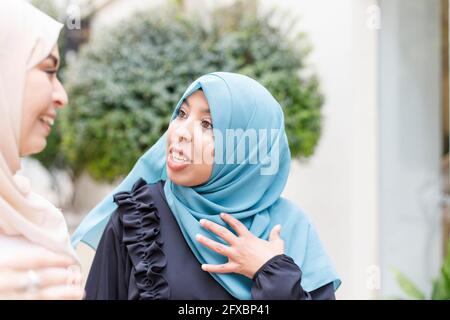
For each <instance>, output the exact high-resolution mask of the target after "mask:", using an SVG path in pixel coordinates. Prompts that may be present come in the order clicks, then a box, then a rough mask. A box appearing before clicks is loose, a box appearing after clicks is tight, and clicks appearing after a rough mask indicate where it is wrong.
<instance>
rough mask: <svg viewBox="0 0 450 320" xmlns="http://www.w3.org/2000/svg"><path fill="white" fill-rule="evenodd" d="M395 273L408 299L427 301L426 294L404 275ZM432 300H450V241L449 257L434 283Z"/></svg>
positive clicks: (398, 272) (396, 271) (449, 244)
mask: <svg viewBox="0 0 450 320" xmlns="http://www.w3.org/2000/svg"><path fill="white" fill-rule="evenodd" d="M393 272H394V274H395V277H396V279H397V283H398V284H399V286H400V287H401V288H402V290H403V292H404V293H405V294H406V295H407V296H408V297H410V298H412V299H419V300H424V299H426V296H425V293H423V292H422V291H421V290H420V289H418V288H417V286H416V285H415V284H414V283H413V282H412V281H411V280H410V279H408V278H407V277H406V276H405V275H404V274H402V273H401V272H400V271H398V270H393ZM430 298H431V299H432V300H450V241H449V242H448V244H447V255H446V257H445V258H444V262H443V263H442V267H441V273H440V275H439V278H437V279H436V280H434V281H433V289H432V292H431V297H430Z"/></svg>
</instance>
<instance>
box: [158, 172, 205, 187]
mask: <svg viewBox="0 0 450 320" xmlns="http://www.w3.org/2000/svg"><path fill="white" fill-rule="evenodd" d="M166 171H167V177H168V178H169V180H170V181H172V182H173V183H175V184H176V185H179V186H183V187H193V186H196V185H198V184H197V183H195V181H194V180H193V179H192V177H190V175H188V174H186V173H177V172H173V171H171V170H170V169H169V168H167V167H166Z"/></svg>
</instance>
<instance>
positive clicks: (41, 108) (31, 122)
mask: <svg viewBox="0 0 450 320" xmlns="http://www.w3.org/2000/svg"><path fill="white" fill-rule="evenodd" d="M58 67H59V52H58V47H57V46H55V47H54V48H53V50H52V51H51V53H50V54H49V55H48V57H47V58H45V59H44V60H42V61H41V62H40V63H39V64H38V65H37V66H35V67H34V68H32V69H30V70H29V71H28V73H27V76H26V79H25V90H24V98H23V105H22V121H21V128H20V141H19V150H20V155H21V156H27V155H31V154H34V153H38V152H41V151H42V150H43V149H44V148H45V146H46V145H47V137H48V135H49V134H50V132H51V130H52V125H53V123H54V121H55V119H56V109H58V108H61V107H63V106H65V105H66V104H67V100H68V99H67V94H66V91H65V90H64V88H63V86H62V85H61V83H60V82H59V80H58V78H57V75H56V72H57V70H58Z"/></svg>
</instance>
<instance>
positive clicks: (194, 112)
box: [166, 90, 214, 187]
mask: <svg viewBox="0 0 450 320" xmlns="http://www.w3.org/2000/svg"><path fill="white" fill-rule="evenodd" d="M167 137H168V138H167V161H166V169H167V176H168V178H169V179H170V180H171V181H172V182H174V183H175V184H178V185H182V186H187V187H192V186H198V185H200V184H203V183H205V182H207V181H208V179H209V177H210V176H211V173H212V168H213V160H214V135H213V126H212V118H211V114H210V110H209V105H208V101H207V100H206V97H205V95H204V94H203V91H201V90H197V91H195V92H194V93H193V94H192V95H190V96H189V97H187V98H186V99H185V101H184V102H183V104H182V105H181V106H180V108H179V109H178V113H177V117H176V118H175V119H174V120H172V122H171V123H170V125H169V129H168V136H167Z"/></svg>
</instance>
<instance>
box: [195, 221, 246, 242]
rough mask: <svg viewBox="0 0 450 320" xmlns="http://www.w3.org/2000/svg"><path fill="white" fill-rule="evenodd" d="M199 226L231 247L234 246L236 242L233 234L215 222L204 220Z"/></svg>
mask: <svg viewBox="0 0 450 320" xmlns="http://www.w3.org/2000/svg"><path fill="white" fill-rule="evenodd" d="M200 225H201V226H202V227H203V228H205V229H207V230H209V231H211V232H213V233H215V234H216V235H218V236H219V237H220V238H222V239H223V240H225V241H226V242H228V243H229V244H231V245H233V244H235V243H236V242H237V240H238V239H237V237H236V235H234V234H233V232H231V231H230V230H228V229H227V228H225V227H222V226H221V225H219V224H217V223H215V222H212V221H209V220H206V219H201V220H200Z"/></svg>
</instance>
